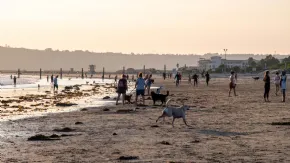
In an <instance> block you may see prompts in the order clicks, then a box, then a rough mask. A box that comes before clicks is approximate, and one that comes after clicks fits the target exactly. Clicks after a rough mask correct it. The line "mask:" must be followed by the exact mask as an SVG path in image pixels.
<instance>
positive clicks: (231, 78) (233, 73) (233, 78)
mask: <svg viewBox="0 0 290 163" xmlns="http://www.w3.org/2000/svg"><path fill="white" fill-rule="evenodd" d="M229 87H230V90H229V97H231V91H232V89H233V90H234V95H235V96H237V94H236V81H235V72H234V71H231V76H230V84H229Z"/></svg>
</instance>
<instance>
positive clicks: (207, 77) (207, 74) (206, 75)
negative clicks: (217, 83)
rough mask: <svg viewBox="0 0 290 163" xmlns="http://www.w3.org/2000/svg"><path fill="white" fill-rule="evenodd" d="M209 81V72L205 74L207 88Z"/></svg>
mask: <svg viewBox="0 0 290 163" xmlns="http://www.w3.org/2000/svg"><path fill="white" fill-rule="evenodd" d="M209 79H210V76H209V73H208V71H207V72H206V74H205V82H206V85H207V86H208V82H209Z"/></svg>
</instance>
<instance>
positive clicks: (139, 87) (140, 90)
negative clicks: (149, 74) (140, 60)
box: [135, 73, 145, 105]
mask: <svg viewBox="0 0 290 163" xmlns="http://www.w3.org/2000/svg"><path fill="white" fill-rule="evenodd" d="M135 88H136V99H135V102H136V105H137V100H138V96H140V95H141V96H142V100H143V105H145V98H144V95H145V80H144V79H143V78H142V73H140V74H139V75H138V79H137V81H136V84H135Z"/></svg>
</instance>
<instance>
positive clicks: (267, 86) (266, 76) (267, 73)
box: [263, 71, 271, 102]
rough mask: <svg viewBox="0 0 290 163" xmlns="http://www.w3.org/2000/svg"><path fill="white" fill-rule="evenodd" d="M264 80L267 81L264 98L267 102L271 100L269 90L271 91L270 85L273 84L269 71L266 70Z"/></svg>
mask: <svg viewBox="0 0 290 163" xmlns="http://www.w3.org/2000/svg"><path fill="white" fill-rule="evenodd" d="M263 80H264V82H265V85H264V89H265V91H264V100H265V102H270V101H269V92H270V85H271V81H270V76H269V71H266V72H265V76H264V79H263Z"/></svg>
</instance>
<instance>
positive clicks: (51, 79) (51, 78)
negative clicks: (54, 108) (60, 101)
mask: <svg viewBox="0 0 290 163" xmlns="http://www.w3.org/2000/svg"><path fill="white" fill-rule="evenodd" d="M50 81H51V83H53V75H51V77H50Z"/></svg>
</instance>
